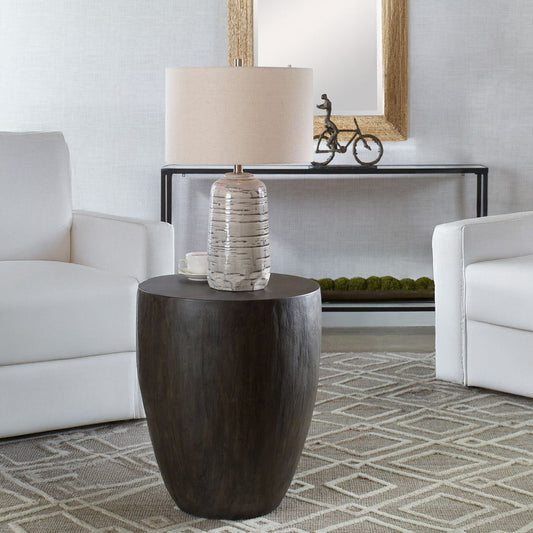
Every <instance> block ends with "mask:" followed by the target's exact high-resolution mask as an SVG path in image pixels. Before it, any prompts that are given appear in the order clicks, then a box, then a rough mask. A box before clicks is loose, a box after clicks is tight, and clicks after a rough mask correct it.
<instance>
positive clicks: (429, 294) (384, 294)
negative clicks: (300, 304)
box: [322, 289, 435, 302]
mask: <svg viewBox="0 0 533 533" xmlns="http://www.w3.org/2000/svg"><path fill="white" fill-rule="evenodd" d="M434 299H435V291H434V290H433V289H430V290H428V289H424V290H414V291H406V290H394V291H366V290H365V291H324V290H322V301H323V302H339V301H342V302H378V301H387V302H395V301H410V300H430V301H433V300H434Z"/></svg>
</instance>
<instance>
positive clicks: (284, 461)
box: [137, 274, 321, 520]
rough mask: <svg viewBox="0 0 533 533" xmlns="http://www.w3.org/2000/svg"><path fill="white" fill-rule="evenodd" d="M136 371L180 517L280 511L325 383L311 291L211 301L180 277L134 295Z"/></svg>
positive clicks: (315, 292)
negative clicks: (321, 375) (320, 387)
mask: <svg viewBox="0 0 533 533" xmlns="http://www.w3.org/2000/svg"><path fill="white" fill-rule="evenodd" d="M137 306H138V309H137V367H138V374H139V382H140V386H141V393H142V398H143V402H144V407H145V410H146V416H147V420H148V429H149V431H150V437H151V440H152V444H153V447H154V452H155V456H156V459H157V462H158V465H159V468H160V470H161V474H162V476H163V480H164V482H165V485H166V487H167V490H168V491H169V493H170V495H171V496H172V498H173V499H174V501H175V502H176V504H177V505H178V507H180V508H181V509H182V510H183V511H185V512H187V513H190V514H193V515H196V516H202V517H206V518H226V519H233V520H237V519H245V518H252V517H255V516H260V515H263V514H266V513H268V512H270V511H272V510H273V509H275V508H276V507H277V506H278V505H279V503H280V502H281V500H282V498H283V497H284V495H285V493H286V491H287V489H288V487H289V485H290V483H291V480H292V477H293V475H294V472H295V470H296V467H297V465H298V461H299V458H300V455H301V452H302V449H303V446H304V442H305V439H306V436H307V432H308V429H309V424H310V422H311V417H312V413H313V407H314V403H315V396H316V388H317V381H318V367H319V356H320V337H321V299H320V289H319V286H318V284H317V283H316V282H314V281H311V280H308V279H304V278H300V277H296V276H287V275H282V274H272V275H271V278H270V282H269V284H268V286H267V287H266V289H264V290H260V291H253V292H226V291H216V290H213V289H211V288H209V287H208V286H207V284H206V283H199V282H196V281H191V280H188V279H187V278H185V277H184V276H161V277H158V278H152V279H149V280H147V281H145V282H143V283H141V284H140V285H139V290H138V303H137Z"/></svg>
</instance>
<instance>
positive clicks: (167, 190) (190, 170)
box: [161, 165, 489, 224]
mask: <svg viewBox="0 0 533 533" xmlns="http://www.w3.org/2000/svg"><path fill="white" fill-rule="evenodd" d="M231 171H232V169H230V168H228V167H179V166H173V165H167V166H164V167H163V168H162V169H161V220H162V221H163V222H168V223H170V224H171V223H172V177H173V176H174V174H181V175H182V176H186V175H187V174H225V173H226V172H231ZM250 171H251V172H253V173H254V174H256V175H257V174H266V175H269V174H270V175H279V174H285V175H287V176H290V175H298V176H302V175H304V176H317V175H321V176H346V175H348V176H350V175H352V176H374V175H380V176H384V175H398V174H402V175H404V176H406V175H409V174H464V175H467V174H470V175H475V176H476V177H477V205H476V209H477V211H476V212H477V216H478V217H480V216H487V205H488V181H489V169H488V167H485V166H483V165H378V166H374V167H363V166H359V165H333V166H327V167H313V166H305V167H303V166H295V167H291V166H279V167H276V166H269V167H266V166H265V167H250Z"/></svg>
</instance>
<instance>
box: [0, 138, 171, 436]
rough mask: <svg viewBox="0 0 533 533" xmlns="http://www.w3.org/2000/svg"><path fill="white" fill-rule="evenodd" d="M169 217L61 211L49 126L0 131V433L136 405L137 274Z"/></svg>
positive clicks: (157, 265)
mask: <svg viewBox="0 0 533 533" xmlns="http://www.w3.org/2000/svg"><path fill="white" fill-rule="evenodd" d="M173 271H174V239H173V229H172V226H170V225H168V224H164V223H161V222H148V221H141V220H135V219H125V218H118V217H112V216H107V215H100V214H96V213H88V212H73V211H72V207H71V192H70V162H69V153H68V148H67V145H66V143H65V140H64V138H63V135H62V134H61V133H0V437H6V436H12V435H21V434H25V433H33V432H38V431H45V430H51V429H58V428H65V427H72V426H78V425H85V424H93V423H99V422H106V421H111V420H121V419H129V418H135V417H142V416H144V412H143V409H142V402H141V399H140V395H139V389H138V383H137V375H136V357H135V342H136V340H135V336H136V332H135V321H136V291H137V285H138V283H139V281H141V280H144V279H146V278H148V277H152V276H156V275H161V274H169V273H172V272H173Z"/></svg>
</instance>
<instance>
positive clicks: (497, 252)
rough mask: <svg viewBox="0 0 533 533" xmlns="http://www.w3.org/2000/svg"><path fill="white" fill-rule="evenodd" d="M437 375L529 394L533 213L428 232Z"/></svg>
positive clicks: (532, 376)
mask: <svg viewBox="0 0 533 533" xmlns="http://www.w3.org/2000/svg"><path fill="white" fill-rule="evenodd" d="M433 272H434V277H435V333H436V374H437V377H438V378H440V379H444V380H447V381H453V382H456V383H462V384H463V385H467V386H477V387H485V388H488V389H495V390H500V391H504V392H509V393H513V394H519V395H523V396H529V397H533V212H525V213H514V214H509V215H496V216H490V217H484V218H475V219H469V220H460V221H458V222H451V223H448V224H442V225H439V226H437V227H436V228H435V231H434V234H433Z"/></svg>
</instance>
